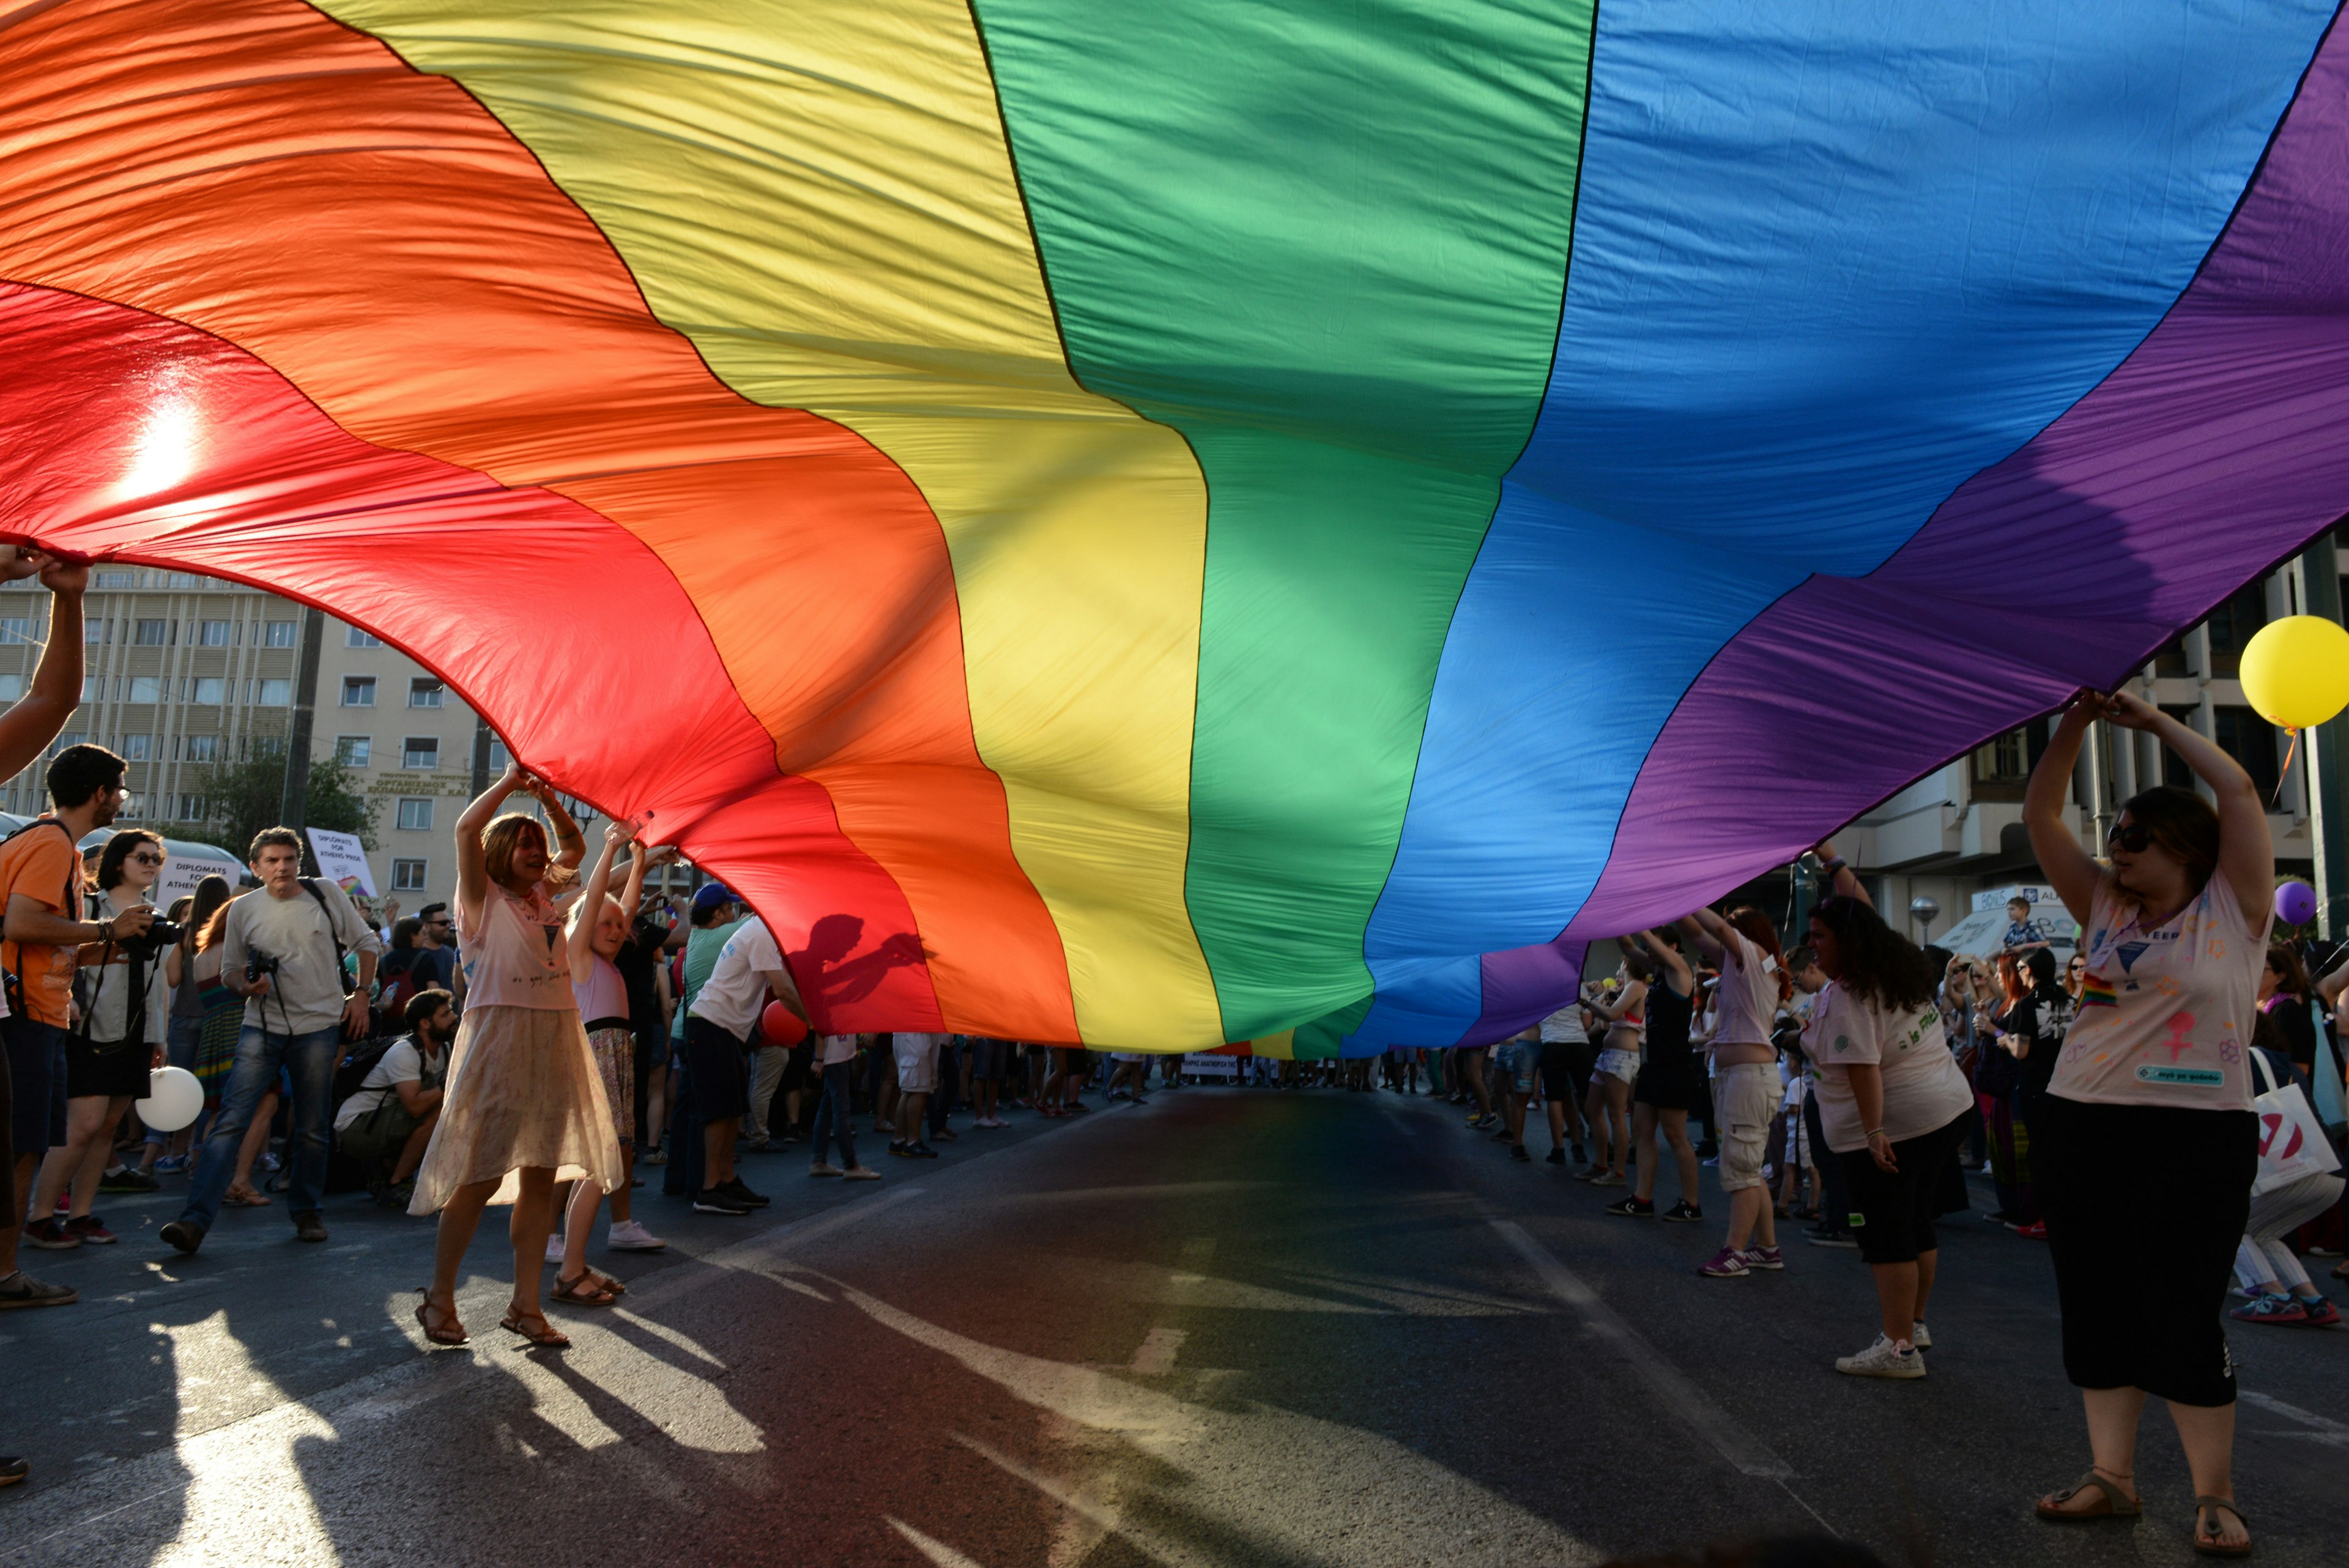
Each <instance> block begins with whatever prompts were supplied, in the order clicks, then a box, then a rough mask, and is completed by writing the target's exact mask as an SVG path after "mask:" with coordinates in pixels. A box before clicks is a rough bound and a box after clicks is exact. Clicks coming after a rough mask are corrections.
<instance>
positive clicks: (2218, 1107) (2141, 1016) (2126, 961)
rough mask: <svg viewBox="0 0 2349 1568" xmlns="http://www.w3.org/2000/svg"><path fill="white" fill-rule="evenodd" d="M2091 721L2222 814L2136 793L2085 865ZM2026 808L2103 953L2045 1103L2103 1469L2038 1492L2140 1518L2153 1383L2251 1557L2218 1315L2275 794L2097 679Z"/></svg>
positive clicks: (2198, 1510)
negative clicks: (2160, 763) (2078, 803)
mask: <svg viewBox="0 0 2349 1568" xmlns="http://www.w3.org/2000/svg"><path fill="white" fill-rule="evenodd" d="M2098 719H2103V720H2105V721H2106V722H2110V723H2112V724H2115V725H2117V726H2118V727H2120V728H2122V729H2125V730H2137V731H2143V732H2147V733H2150V734H2152V735H2153V736H2155V737H2156V738H2157V739H2158V740H2159V741H2160V742H2162V743H2163V744H2164V745H2166V746H2168V748H2169V749H2170V750H2171V751H2172V752H2175V753H2177V754H2178V756H2179V757H2181V758H2183V759H2184V760H2185V762H2186V763H2187V765H2188V766H2189V767H2190V768H2192V769H2193V770H2194V772H2195V773H2196V774H2198V775H2199V777H2200V778H2201V780H2202V782H2203V783H2204V784H2207V785H2208V786H2209V789H2210V791H2211V794H2212V795H2213V797H2214V798H2215V800H2216V801H2217V806H2216V808H2215V809H2214V808H2213V807H2212V805H2210V804H2209V802H2206V801H2205V800H2204V799H2203V798H2202V797H2201V796H2200V795H2199V794H2195V793H2194V792H2193V791H2192V790H2186V789H2178V788H2176V787H2174V786H2168V785H2164V786H2161V787H2158V788H2155V789H2149V790H2146V791H2144V792H2142V793H2141V794H2136V795H2133V796H2131V797H2130V798H2129V799H2128V800H2127V802H2126V803H2125V804H2124V805H2122V807H2121V811H2120V815H2119V817H2118V819H2117V820H2116V821H2115V823H2114V824H2113V829H2112V836H2111V838H2110V839H2109V841H2108V842H2107V845H2106V848H2107V850H2108V851H2109V862H2108V864H2104V865H2099V864H2098V863H2097V862H2096V861H2095V860H2094V859H2092V858H2091V857H2089V855H2088V852H2087V851H2086V850H2085V849H2083V848H2082V847H2081V846H2080V843H2079V840H2078V839H2077V838H2075V837H2074V836H2073V834H2072V832H2071V830H2070V829H2069V828H2067V827H2066V826H2064V818H2063V811H2064V801H2065V797H2066V796H2067V795H2068V794H2069V793H2070V787H2071V780H2072V769H2073V764H2074V763H2076V762H2077V761H2078V760H2079V755H2080V746H2081V742H2082V741H2083V740H2084V739H2085V736H2086V734H2087V730H2088V726H2089V725H2090V724H2091V723H2092V722H2095V721H2096V720H2098ZM2023 822H2024V825H2025V826H2027V827H2028V828H2029V830H2030V833H2031V846H2032V848H2033V850H2034V851H2036V852H2037V854H2038V857H2039V865H2040V868H2041V870H2042V871H2043V872H2044V874H2045V876H2046V877H2047V880H2048V881H2049V882H2051V883H2053V884H2054V888H2055V891H2056V892H2057V893H2058V894H2059V895H2060V896H2061V897H2062V898H2063V900H2064V908H2065V909H2068V910H2069V911H2070V912H2071V915H2072V918H2073V919H2075V920H2077V921H2078V922H2079V924H2080V930H2081V943H2082V949H2083V950H2084V951H2085V953H2086V955H2087V959H2088V974H2087V979H2086V982H2085V985H2084V987H2083V989H2082V992H2081V998H2080V1010H2079V1016H2078V1018H2077V1020H2076V1021H2075V1023H2073V1025H2072V1028H2071V1032H2070V1033H2069V1034H2068V1035H2067V1036H2066V1037H2065V1039H2064V1048H2063V1051H2062V1053H2061V1054H2060V1055H2059V1057H2058V1059H2057V1061H2056V1064H2055V1073H2054V1078H2053V1080H2052V1081H2051V1082H2050V1083H2049V1085H2048V1089H2047V1094H2046V1096H2045V1097H2044V1100H2043V1101H2042V1102H2041V1106H2040V1110H2041V1119H2042V1121H2043V1122H2044V1127H2038V1128H2034V1129H2033V1130H2034V1131H2037V1132H2038V1133H2039V1134H2040V1143H2039V1147H2038V1151H2037V1152H2038V1155H2039V1161H2038V1171H2037V1176H2038V1197H2039V1200H2040V1204H2041V1207H2042V1210H2043V1211H2044V1213H2045V1216H2046V1220H2047V1239H2048V1242H2049V1245H2050V1250H2051V1251H2052V1252H2053V1254H2054V1263H2055V1286H2056V1293H2057V1296H2058V1299H2059V1301H2060V1302H2061V1304H2062V1307H2063V1314H2064V1371H2065V1373H2066V1374H2067V1375H2068V1376H2070V1377H2071V1380H2072V1382H2073V1383H2074V1384H2075V1386H2077V1387H2078V1388H2079V1389H2080V1391H2081V1397H2082V1400H2083V1402H2084V1403H2085V1407H2086V1412H2087V1421H2088V1444H2089V1448H2090V1449H2091V1451H2092V1453H2093V1456H2094V1468H2092V1469H2090V1470H2089V1471H2088V1473H2087V1474H2086V1475H2085V1476H2083V1477H2081V1478H2080V1480H2078V1481H2076V1482H2075V1483H2074V1484H2073V1485H2071V1486H2069V1487H2067V1488H2065V1489H2064V1490H2061V1491H2058V1492H2055V1493H2054V1494H2052V1495H2051V1496H2048V1497H2046V1498H2043V1499H2042V1500H2041V1501H2040V1503H2039V1512H2040V1515H2041V1517H2042V1518H2044V1519H2049V1520H2054V1521H2074V1520H2087V1519H2106V1518H2114V1517H2124V1518H2126V1517H2131V1516H2134V1515H2136V1514H2137V1513H2138V1512H2139V1511H2140V1510H2139V1506H2138V1502H2137V1484H2136V1481H2135V1479H2134V1477H2135V1474H2136V1467H2137V1425H2138V1418H2139V1417H2140V1416H2141V1414H2142V1413H2143V1411H2144V1409H2145V1401H2146V1397H2147V1395H2158V1396H2159V1397H2161V1398H2163V1399H2165V1400H2167V1401H2168V1405H2169V1414H2170V1418H2171V1420H2172V1421H2174V1422H2175V1423H2176V1425H2177V1428H2178V1438H2179V1439H2180V1441H2181V1442H2182V1443H2183V1444H2184V1446H2185V1449H2186V1462H2187V1465H2188V1468H2189V1469H2190V1470H2191V1471H2192V1473H2193V1477H2194V1490H2195V1494H2196V1495H2195V1518H2194V1535H2193V1543H2194V1550H2195V1551H2196V1552H2200V1553H2203V1554H2204V1555H2207V1556H2219V1557H2240V1556H2245V1555H2248V1554H2249V1553H2250V1552H2251V1532H2250V1529H2249V1527H2248V1525H2247V1523H2246V1521H2245V1520H2244V1518H2243V1515H2242V1512H2241V1511H2240V1510H2239V1509H2237V1508H2236V1507H2235V1503H2234V1495H2235V1490H2234V1478H2233V1474H2232V1467H2233V1452H2234V1441H2235V1373H2234V1364H2233V1362H2232V1360H2231V1359H2230V1357H2229V1355H2228V1353H2227V1342H2226V1335H2225V1333H2224V1331H2223V1330H2222V1329H2221V1328H2220V1324H2221V1323H2223V1322H2224V1321H2225V1320H2224V1319H2223V1318H2222V1317H2221V1316H2220V1308H2221V1307H2222V1306H2224V1304H2225V1303H2226V1299H2227V1281H2228V1276H2229V1275H2230V1272H2232V1268H2233V1264H2234V1261H2235V1249H2236V1245H2237V1243H2238V1242H2239V1241H2240V1240H2241V1239H2242V1236H2243V1232H2244V1226H2245V1222H2246V1220H2248V1219H2249V1216H2250V1212H2251V1181H2252V1179H2253V1178H2254V1176H2255V1175H2256V1174H2257V1172H2258V1169H2259V1120H2258V1117H2257V1116H2255V1115H2254V1114H2253V1112H2252V1110H2251V1096H2252V1089H2251V1070H2250V1064H2249V1063H2248V1061H2247V1060H2246V1058H2247V1056H2248V1054H2249V1050H2250V1044H2251V1022H2252V1020H2253V1018H2254V1017H2255V1015H2256V1009H2257V1006H2258V994H2259V981H2260V966H2261V962H2262V961H2263V960H2264V958H2265V956H2266V951H2267V931H2268V926H2269V923H2270V921H2271V919H2272V914H2273V911H2272V909H2271V898H2272V897H2273V893H2274V888H2275V851H2274V848H2273V846H2272V845H2271V842H2270V840H2269V837H2268V822H2267V808H2266V804H2265V803H2264V802H2263V801H2262V800H2261V798H2260V793H2259V790H2258V788H2257V786H2255V785H2254V784H2252V783H2251V777H2250V775H2249V774H2245V773H2244V772H2243V770H2242V768H2241V767H2240V766H2239V765H2238V764H2237V763H2236V762H2235V760H2234V759H2233V758H2232V757H2230V756H2229V755H2227V753H2224V752H2222V751H2220V749H2219V748H2218V747H2217V746H2216V745H2214V744H2212V743H2211V742H2210V741H2209V740H2208V739H2207V738H2206V737H2204V736H2201V735H2198V734H2196V733H2195V732H2193V731H2191V730H2189V729H2188V728H2187V727H2186V726H2185V725H2183V724H2181V723H2179V722H2178V721H2177V720H2176V719H2174V718H2172V717H2171V716H2169V715H2168V714H2167V713H2164V712H2161V711H2159V710H2158V709H2155V708H2153V707H2151V706H2149V705H2147V703H2145V702H2144V701H2140V700H2139V699H2137V697H2135V696H2132V695H2129V694H2127V693H2126V692H2122V693H2118V694H2116V695H2113V696H2109V697H2106V696H2101V695H2099V694H2097V693H2095V692H2093V691H2083V692H2081V693H2080V695H2079V696H2078V697H2077V698H2076V699H2075V700H2074V701H2073V703H2072V705H2071V707H2070V708H2069V709H2067V710H2066V711H2064V721H2063V722H2062V723H2061V724H2059V725H2058V726H2057V727H2056V730H2055V733H2054V735H2053V736H2052V737H2050V738H2049V740H2048V742H2047V749H2046V751H2045V752H2044V753H2041V755H2040V758H2039V763H2038V765H2037V766H2036V767H2035V768H2033V770H2032V774H2031V784H2030V786H2029V788H2028V789H2027V790H2026V792H2025V793H2024V795H2023ZM2124 1282H2125V1287H2126V1288H2125V1290H2124V1289H2122V1287H2123V1284H2124ZM2116 1291H2120V1293H2117V1294H2116Z"/></svg>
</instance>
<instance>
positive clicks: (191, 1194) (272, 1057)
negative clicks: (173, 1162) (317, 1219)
mask: <svg viewBox="0 0 2349 1568" xmlns="http://www.w3.org/2000/svg"><path fill="white" fill-rule="evenodd" d="M342 1054H343V1030H342V1025H341V1024H339V1023H330V1024H328V1025H327V1026H326V1028H324V1029H314V1030H312V1031H310V1032H309V1033H306V1034H270V1033H264V1032H263V1031H261V1030H259V1029H256V1028H254V1026H253V1025H252V1024H250V1023H248V1024H246V1025H245V1026H244V1030H243V1033H240V1034H239V1035H238V1036H237V1037H236V1065H234V1066H233V1067H231V1068H230V1069H229V1073H228V1088H227V1089H226V1090H225V1091H224V1092H223V1093H222V1096H221V1113H220V1115H219V1116H215V1117H213V1118H212V1131H211V1133H210V1134H209V1135H208V1136H207V1137H205V1139H204V1158H203V1161H202V1164H200V1165H199V1166H197V1168H196V1179H195V1182H194V1185H192V1186H191V1188H190V1189H189V1190H188V1207H187V1208H186V1209H185V1210H182V1211H181V1215H180V1218H181V1219H182V1220H191V1221H193V1222H194V1223H195V1224H198V1225H201V1226H202V1227H203V1228H204V1229H205V1230H207V1231H209V1230H211V1229H212V1221H213V1220H216V1219H218V1218H219V1217H220V1209H221V1198H222V1195H223V1194H224V1193H226V1192H227V1191H228V1184H229V1183H230V1182H231V1181H232V1180H233V1179H235V1177H236V1152H237V1149H238V1147H240V1146H242V1145H243V1142H244V1130H245V1128H247V1127H251V1126H252V1125H253V1113H254V1111H255V1110H256V1109H258V1108H259V1107H260V1105H261V1100H262V1096H264V1095H266V1094H268V1093H269V1092H270V1091H271V1090H273V1089H274V1088H276V1087H277V1076H278V1072H279V1069H281V1068H283V1069H284V1070H285V1073H286V1074H287V1075H288V1076H290V1077H291V1078H292V1080H293V1085H294V1103H293V1106H292V1107H291V1108H292V1111H293V1114H294V1136H293V1137H292V1138H291V1139H289V1140H288V1142H287V1147H286V1152H287V1153H288V1154H289V1155H290V1156H292V1158H290V1159H289V1160H288V1161H287V1162H286V1163H287V1164H288V1165H289V1166H290V1167H291V1170H290V1172H289V1173H288V1176H287V1187H288V1196H287V1209H286V1213H287V1214H288V1216H289V1217H297V1218H298V1217H299V1216H301V1215H304V1214H315V1213H316V1212H317V1211H318V1206H319V1204H320V1203H321V1202H322V1201H323V1200H324V1199H325V1196H326V1126H327V1123H328V1121H329V1120H330V1119H331V1118H332V1116H333V1114H334V1101H335V1064H336V1062H337V1061H339V1060H341V1058H342Z"/></svg>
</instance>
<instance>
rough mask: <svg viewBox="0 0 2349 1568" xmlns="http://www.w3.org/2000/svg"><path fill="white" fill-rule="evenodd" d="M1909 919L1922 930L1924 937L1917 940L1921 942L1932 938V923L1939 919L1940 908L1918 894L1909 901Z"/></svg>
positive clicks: (1935, 903) (1932, 901)
mask: <svg viewBox="0 0 2349 1568" xmlns="http://www.w3.org/2000/svg"><path fill="white" fill-rule="evenodd" d="M1940 918H1941V906H1940V904H1939V903H1937V902H1935V901H1934V900H1933V899H1931V898H1928V897H1927V896H1926V895H1924V894H1922V893H1920V894H1918V895H1917V896H1916V897H1915V898H1911V899H1909V919H1912V920H1914V921H1916V922H1917V923H1918V925H1920V926H1921V927H1923V928H1924V935H1923V936H1920V938H1919V939H1918V940H1919V941H1920V942H1922V941H1924V940H1927V939H1929V938H1930V937H1931V936H1932V934H1933V922H1934V921H1935V920H1938V919H1940Z"/></svg>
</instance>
